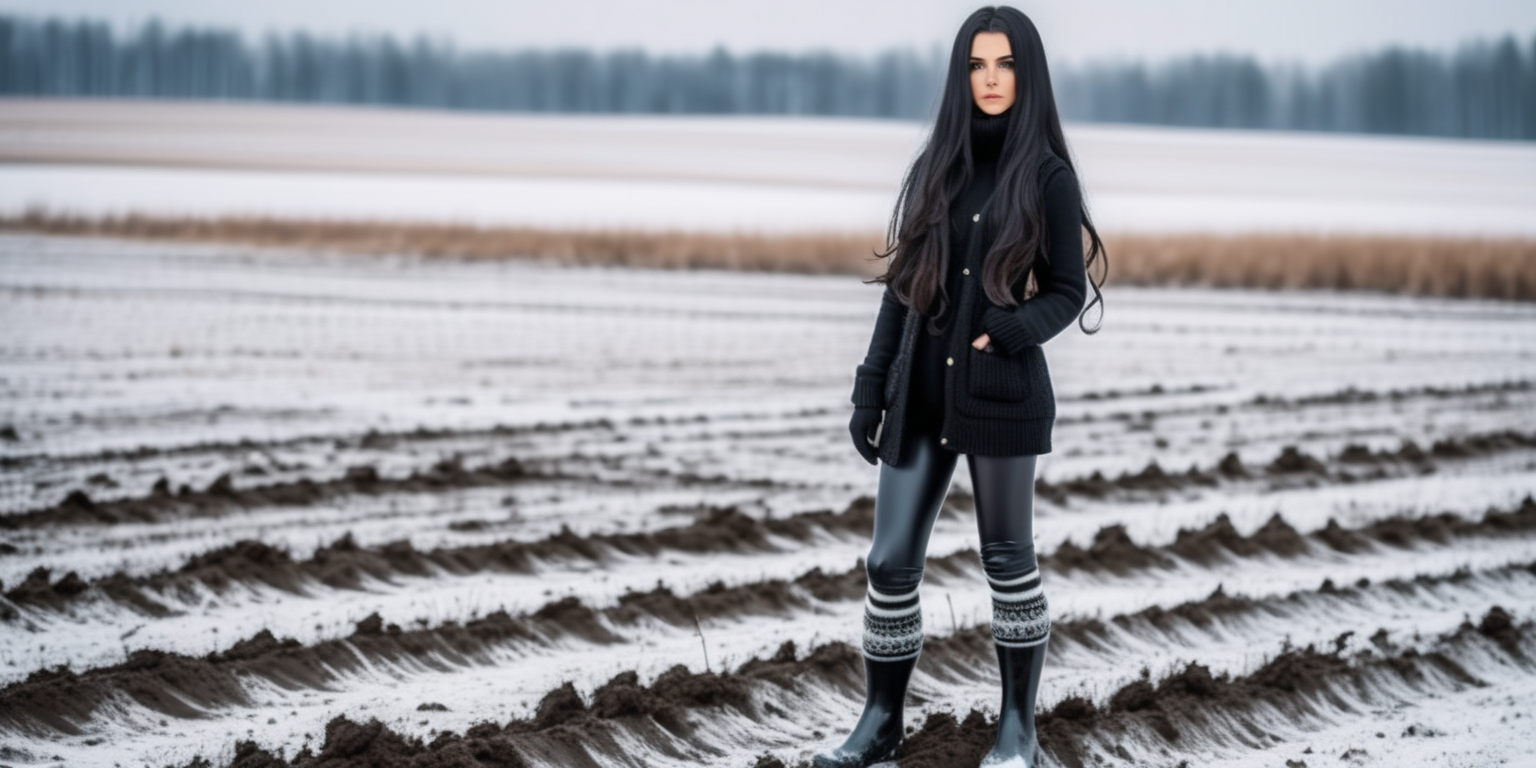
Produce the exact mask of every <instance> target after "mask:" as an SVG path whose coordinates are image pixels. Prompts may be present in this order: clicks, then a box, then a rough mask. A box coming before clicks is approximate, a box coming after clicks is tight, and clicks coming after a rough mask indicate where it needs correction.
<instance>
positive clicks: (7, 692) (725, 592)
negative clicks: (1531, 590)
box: [0, 551, 1536, 735]
mask: <svg viewBox="0 0 1536 768" xmlns="http://www.w3.org/2000/svg"><path fill="white" fill-rule="evenodd" d="M976 558H977V555H976V553H974V552H971V551H965V552H960V553H956V554H954V555H951V556H949V557H946V558H935V559H934V561H931V563H930V569H931V570H937V571H939V572H943V573H946V574H954V573H961V572H963V571H964V569H965V568H966V567H967V566H968V565H969V566H974V565H975V563H974V562H972V561H975V560H976ZM1523 569H1524V570H1528V571H1530V572H1532V573H1536V563H1533V564H1531V565H1528V566H1524V567H1523ZM1512 570H1519V569H1517V568H1514V567H1512V566H1505V567H1502V568H1496V569H1491V570H1490V571H1488V573H1499V572H1508V571H1512ZM1471 576H1472V574H1471V573H1470V572H1467V571H1458V572H1457V573H1454V574H1451V575H1448V576H1439V577H1428V576H1425V577H1419V578H1417V579H1415V580H1414V581H1413V582H1405V581H1392V582H1387V583H1385V584H1383V585H1382V588H1386V589H1392V590H1394V591H1397V592H1400V593H1404V594H1411V593H1412V592H1413V590H1415V589H1416V588H1418V587H1421V586H1432V585H1434V584H1437V583H1441V582H1459V581H1462V580H1465V579H1467V578H1470V577H1471ZM1368 587H1369V584H1367V583H1363V582H1362V583H1360V584H1356V585H1355V586H1354V587H1345V588H1343V589H1340V588H1338V587H1336V586H1334V585H1333V584H1332V582H1331V581H1325V582H1324V583H1323V585H1322V587H1320V588H1319V589H1318V590H1316V591H1309V592H1294V593H1291V594H1290V595H1287V596H1285V597H1271V598H1260V599H1254V598H1247V597H1233V596H1229V595H1226V594H1225V593H1224V592H1223V591H1222V590H1221V589H1220V588H1219V587H1218V589H1217V590H1216V591H1215V592H1214V593H1212V594H1211V595H1210V596H1208V597H1207V598H1205V599H1203V600H1200V601H1194V602H1188V603H1183V604H1180V605H1177V606H1173V607H1170V608H1161V607H1151V608H1147V609H1144V610H1142V611H1138V612H1136V613H1134V614H1122V615H1117V616H1115V617H1113V618H1111V619H1110V621H1111V622H1113V623H1115V624H1116V625H1118V626H1120V627H1121V628H1123V629H1127V630H1130V631H1133V632H1134V631H1135V628H1136V627H1137V626H1138V625H1142V626H1146V627H1150V628H1152V629H1156V630H1159V631H1162V632H1164V633H1169V634H1170V635H1171V632H1170V630H1171V629H1172V628H1173V627H1174V626H1175V625H1177V624H1178V623H1179V622H1181V621H1182V622H1187V623H1188V624H1191V625H1194V626H1196V627H1199V628H1201V629H1205V628H1209V627H1210V626H1211V625H1212V623H1213V622H1214V621H1216V620H1217V619H1218V618H1222V617H1229V616H1234V615H1237V614H1241V613H1251V612H1254V611H1259V610H1265V609H1266V608H1268V607H1271V606H1273V605H1275V604H1277V603H1281V602H1296V601H1299V600H1304V599H1307V598H1308V597H1315V596H1317V595H1326V596H1329V597H1338V596H1341V595H1343V596H1345V597H1346V598H1347V597H1348V596H1349V595H1351V594H1353V593H1354V592H1355V590H1363V589H1366V588H1368ZM863 592H864V574H863V571H862V568H860V567H856V568H855V569H853V570H850V571H848V572H846V573H843V574H835V575H828V574H825V573H823V572H822V571H821V570H820V569H816V570H813V571H811V572H809V573H806V574H803V575H802V576H800V577H798V578H796V579H795V580H793V581H792V582H786V581H782V580H773V581H768V582H760V583H754V584H748V585H742V586H739V587H725V586H724V585H722V584H719V583H718V582H717V583H716V584H713V585H711V586H710V587H709V588H707V589H705V590H703V591H701V592H698V593H694V594H692V595H688V596H679V595H677V594H675V593H673V592H672V591H671V590H670V589H667V588H665V587H662V586H660V585H658V586H657V588H655V589H653V590H651V591H649V592H644V593H635V592H631V593H628V594H626V595H624V596H623V597H621V598H620V600H619V602H618V604H617V605H615V606H612V607H609V608H606V609H601V610H594V609H592V608H590V607H588V606H586V605H584V604H582V603H581V601H580V600H578V599H576V598H574V597H568V598H564V599H561V600H558V601H555V602H553V603H550V604H547V605H545V606H543V607H542V608H540V609H538V610H536V611H533V612H531V613H527V614H521V615H519V616H517V617H513V616H511V615H509V614H507V613H506V612H505V611H498V612H496V613H493V614H491V615H490V616H487V617H485V618H483V619H475V620H473V621H470V622H468V623H466V624H464V625H460V624H458V623H456V622H449V623H447V624H445V625H441V626H438V627H433V628H427V629H414V630H403V629H402V628H401V627H399V626H398V625H393V624H390V625H385V624H384V622H383V621H382V620H381V619H380V617H379V616H378V615H377V614H373V615H371V616H369V617H367V618H366V619H364V620H363V621H361V622H359V623H358V624H357V625H356V629H355V631H354V633H353V634H352V635H351V636H350V637H348V638H346V639H345V640H330V641H324V642H322V643H318V644H315V645H312V646H304V645H301V644H300V643H298V642H297V641H295V640H292V639H285V640H278V639H277V638H275V637H274V636H273V635H272V633H271V632H269V631H267V630H262V631H261V632H259V633H257V634H256V635H254V636H252V637H251V638H249V639H246V640H243V641H241V642H239V643H236V644H235V645H234V646H232V647H231V648H229V649H228V650H225V651H222V652H218V653H211V654H208V655H206V656H204V657H201V658H198V657H192V656H187V655H184V654H178V653H168V652H162V651H153V650H140V651H136V652H134V653H133V654H131V655H130V657H129V659H128V660H127V661H124V662H122V663H120V664H117V665H113V666H111V667H104V668H98V669H93V670H86V671H82V672H78V673H77V672H74V671H72V670H69V669H68V668H66V667H58V668H55V669H52V670H47V669H44V670H38V671H34V672H33V673H32V674H31V675H30V676H28V678H27V679H26V680H25V681H22V682H19V683H14V684H12V685H9V686H6V687H5V688H4V689H0V727H6V728H8V729H10V730H16V731H23V732H32V733H48V732H50V730H51V731H54V732H62V733H65V734H71V735H79V734H80V733H81V732H82V731H81V729H80V728H79V726H78V725H76V724H78V723H85V722H87V721H88V720H89V718H90V717H91V715H92V714H93V713H94V712H95V711H97V709H98V708H99V707H101V706H102V705H103V704H104V703H105V702H107V701H110V700H112V699H114V698H116V697H119V696H127V697H129V698H131V699H133V700H135V701H137V702H138V703H140V704H141V705H143V706H145V707H146V708H148V709H150V710H153V711H156V712H160V713H162V714H166V715H170V716H174V717H180V718H190V717H197V716H199V715H198V713H197V712H196V710H194V709H193V708H192V707H190V706H188V704H187V702H193V703H194V704H195V705H196V706H198V707H203V708H217V707H228V706H241V705H248V704H249V701H248V699H247V698H246V696H245V693H244V687H243V686H242V685H241V684H240V680H241V679H242V678H247V677H252V676H255V677H260V678H263V679H265V680H268V681H270V682H271V683H273V684H275V685H278V686H280V687H283V688H286V689H289V690H295V689H299V688H310V689H324V688H326V687H328V686H329V685H330V684H331V683H333V682H336V681H338V680H339V679H340V678H341V677H342V676H343V675H345V674H346V673H348V672H354V671H358V670H360V669H361V668H364V667H371V666H372V665H374V664H378V663H386V664H400V663H401V662H402V661H406V660H410V661H414V662H415V663H417V664H421V665H425V666H428V667H430V668H434V669H439V670H446V669H450V668H455V667H465V666H470V665H479V664H487V663H492V660H493V658H494V653H495V651H497V650H498V649H502V650H504V649H505V648H506V647H508V646H510V645H523V646H542V647H548V646H549V645H550V644H551V643H555V642H559V641H561V640H568V639H570V638H579V639H580V640H582V641H585V642H589V643H592V644H594V645H610V644H621V643H624V642H626V640H625V638H624V637H623V636H622V635H621V634H619V632H622V630H623V629H624V628H625V627H632V626H636V625H638V624H639V623H640V622H641V621H643V620H644V619H655V620H659V621H662V622H664V623H667V624H670V625H672V626H674V627H680V628H685V629H686V628H688V627H690V626H694V624H693V622H695V621H697V620H699V619H701V618H722V617H740V616H744V615H755V616H786V615H793V614H794V613H795V612H796V611H804V610H810V609H813V608H814V606H813V605H812V601H811V598H814V599H815V600H820V601H828V602H830V601H836V600H850V599H855V598H858V597H861V596H862V595H863ZM1053 631H1054V633H1055V636H1056V637H1057V639H1058V641H1061V640H1066V641H1069V642H1076V643H1078V644H1080V645H1084V646H1086V647H1089V648H1093V649H1095V650H1098V651H1100V652H1108V650H1110V649H1109V646H1110V645H1111V644H1112V641H1111V640H1110V638H1109V635H1108V631H1107V628H1106V625H1105V624H1104V622H1103V621H1101V620H1099V619H1096V618H1085V619H1070V620H1066V621H1061V622H1057V623H1056V625H1055V628H1054V630H1053ZM1172 636H1173V637H1176V635H1172ZM940 642H948V643H951V644H953V643H962V644H964V645H966V646H967V647H970V646H974V648H972V650H973V651H975V653H976V654H980V656H979V657H972V658H966V659H955V658H951V657H952V656H953V654H952V653H945V652H934V653H928V654H926V657H927V662H926V663H927V664H928V665H929V667H930V669H929V671H930V672H934V673H935V674H947V675H949V676H957V677H958V678H960V679H970V678H971V677H973V676H974V670H975V669H976V668H977V665H978V664H981V663H982V661H984V660H985V659H986V658H990V656H989V655H988V654H989V652H990V651H989V649H990V645H989V643H990V634H988V632H987V629H986V627H985V626H981V627H972V628H969V629H967V630H965V631H963V632H960V633H957V634H956V635H952V636H950V638H949V639H947V640H944V639H940ZM930 644H931V643H930ZM1512 652H1518V651H1517V650H1513V649H1512ZM840 653H841V651H840ZM855 653H856V652H855ZM784 654H785V651H784V650H783V649H780V651H779V653H778V654H777V655H776V656H775V658H780V657H783V656H784ZM359 655H361V656H362V657H364V658H366V659H367V660H368V661H367V662H362V661H360V660H359V658H358V656H359ZM789 658H791V659H793V652H792V650H791V651H790V652H789ZM751 664H752V662H748V663H747V665H744V666H751ZM933 666H938V667H940V668H941V669H942V672H941V671H939V670H934V669H931V667H933ZM629 674H631V675H632V674H633V673H629ZM552 695H553V694H552ZM541 707H542V705H541Z"/></svg>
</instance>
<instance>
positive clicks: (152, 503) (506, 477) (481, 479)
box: [0, 425, 1536, 530]
mask: <svg viewBox="0 0 1536 768" xmlns="http://www.w3.org/2000/svg"><path fill="white" fill-rule="evenodd" d="M610 426H611V425H610ZM373 434H374V433H369V435H373ZM369 439H372V438H370V437H369V436H365V437H364V438H362V440H369ZM378 439H379V440H384V439H385V438H378ZM1524 448H1536V432H1532V433H1529V434H1525V433H1521V432H1517V431H1515V430H1511V429H1506V430H1501V431H1497V432H1490V433H1485V434H1473V435H1467V436H1464V437H1459V438H1457V437H1452V438H1445V439H1442V440H1437V441H1435V442H1434V443H1433V444H1432V445H1431V446H1430V448H1429V449H1428V450H1427V451H1426V450H1425V449H1423V448H1421V447H1420V446H1419V445H1418V444H1417V443H1415V442H1414V441H1412V440H1403V441H1402V444H1401V445H1400V446H1399V447H1398V448H1397V449H1396V450H1381V451H1377V450H1372V449H1370V448H1369V447H1367V446H1363V445H1359V444H1355V443H1351V444H1348V445H1346V446H1345V447H1344V448H1343V449H1342V450H1341V451H1340V452H1339V454H1338V455H1337V456H1335V457H1331V458H1329V459H1318V458H1316V457H1314V456H1312V455H1310V454H1308V453H1306V452H1305V451H1302V450H1301V449H1299V448H1297V447H1296V446H1294V445H1286V446H1283V447H1282V448H1281V449H1280V452H1279V453H1278V454H1277V455H1276V456H1275V458H1274V459H1272V460H1271V461H1269V462H1268V463H1267V464H1265V465H1263V466H1262V467H1249V466H1246V465H1244V464H1243V462H1242V460H1241V459H1240V458H1239V457H1238V456H1237V454H1236V452H1228V453H1227V455H1226V456H1224V457H1222V459H1221V460H1220V461H1218V462H1217V463H1216V465H1215V466H1214V467H1211V468H1209V469H1200V468H1199V467H1197V466H1195V465H1193V464H1191V465H1190V467H1189V469H1188V470H1186V471H1184V472H1170V471H1167V470H1164V469H1163V468H1162V466H1160V465H1159V464H1158V462H1157V461H1156V460H1155V459H1154V460H1152V461H1150V462H1148V463H1147V465H1146V466H1145V467H1144V468H1142V469H1141V470H1140V471H1137V472H1134V473H1132V472H1122V473H1120V474H1119V475H1118V476H1117V477H1115V478H1113V479H1111V478H1107V477H1105V476H1104V475H1103V474H1102V473H1101V472H1099V471H1097V470H1095V471H1094V472H1093V473H1092V474H1091V475H1089V476H1087V477H1081V478H1075V479H1071V480H1065V481H1062V482H1058V483H1052V482H1049V481H1047V480H1044V479H1037V480H1036V481H1035V493H1036V494H1037V495H1038V496H1040V497H1042V498H1046V499H1050V500H1051V501H1053V502H1055V503H1057V504H1060V505H1063V506H1066V505H1067V504H1069V502H1070V499H1071V497H1073V496H1080V497H1084V498H1090V499H1095V500H1103V499H1108V498H1127V499H1133V498H1135V497H1137V496H1140V495H1145V494H1152V495H1157V494H1162V493H1167V492H1171V491H1179V490H1185V489H1190V488H1214V487H1218V486H1220V485H1222V484H1223V483H1232V482H1252V481H1256V480H1258V481H1264V482H1265V483H1267V487H1268V488H1269V489H1270V490H1275V489H1278V488H1283V487H1291V486H1297V485H1303V486H1315V485H1317V484H1318V483H1320V482H1340V483H1355V482H1362V481H1373V480H1382V479H1387V478H1390V477H1397V476H1402V475H1403V474H1406V473H1413V474H1423V473H1426V472H1432V471H1434V462H1435V461H1436V460H1441V459H1450V460H1455V459H1464V458H1469V457H1473V456H1479V455H1487V454H1493V453H1499V452H1502V451H1510V450H1519V449H1524ZM1330 464H1333V465H1334V467H1333V468H1331V469H1330V466H1329V465H1330ZM1367 466H1369V467H1370V469H1369V470H1365V469H1363V467H1367ZM1351 467H1358V468H1362V469H1361V471H1359V472H1355V471H1351V469H1350V468H1351ZM664 474H666V476H667V477H670V478H671V479H673V480H677V481H680V482H683V483H685V484H688V483H694V484H700V483H712V482H719V480H718V479H716V478H707V477H701V476H698V475H696V474H693V473H679V474H670V473H664ZM590 479H591V478H588V477H581V476H576V475H569V474H564V473H561V472H557V471H554V470H551V469H549V468H547V467H534V466H531V465H529V464H527V463H525V462H521V461H518V460H517V459H516V458H507V459H505V460H503V461H501V462H499V463H496V464H490V465H486V466H483V467H479V468H475V469H466V468H465V467H464V466H463V464H462V461H461V459H460V458H459V457H457V456H452V457H449V458H445V459H442V460H440V461H438V462H437V463H436V464H434V465H432V466H431V467H430V468H428V469H425V470H417V471H415V472H413V473H412V474H411V475H409V476H407V477H404V478H384V477H381V476H380V475H379V474H378V471H377V469H375V468H374V467H373V466H371V465H358V466H353V467H350V468H349V469H348V470H347V471H346V474H345V475H343V476H342V477H339V478H336V479H333V480H322V481H313V480H309V479H300V480H295V481H289V482H283V483H272V484H268V485H264V486H256V487H252V488H242V489H235V488H234V485H233V481H232V479H231V476H230V474H229V473H225V474H223V475H220V476H219V477H217V478H216V479H214V480H213V481H212V482H211V483H210V484H209V485H208V487H207V488H206V489H204V490H202V491H195V490H193V489H191V488H190V487H188V486H186V485H183V486H181V487H180V488H179V489H178V490H177V491H175V492H174V493H173V492H172V490H171V486H170V482H169V481H168V480H166V479H165V478H163V477H162V478H161V480H160V481H159V482H158V483H157V484H156V485H155V486H154V488H153V489H152V490H151V491H150V493H149V495H147V496H141V497H132V498H126V499H117V500H113V501H96V500H93V499H92V498H91V496H90V494H89V492H88V491H87V490H85V489H75V490H73V491H71V492H70V493H69V494H68V495H67V496H65V498H64V500H63V501H61V502H59V503H58V504H56V505H54V506H52V507H45V508H43V509H37V510H33V511H30V512H22V513H17V514H12V515H3V516H0V529H13V530H14V529H19V528H36V527H42V526H48V525H114V524H118V523H124V522H139V523H153V522H158V521H160V520H161V519H163V518H165V517H188V516H194V517H196V516H212V515H215V514H218V513H220V512H222V511H224V510H227V509H230V508H232V507H239V508H244V509H251V508H258V507H265V506H278V505H280V506H305V505H313V504H318V503H321V502H324V501H327V500H330V499H334V498H337V497H340V496H346V495H375V496H377V495H382V494H388V493H424V492H433V491H443V490H450V489H458V488H469V487H484V486H490V485H503V484H506V483H510V482H517V481H522V480H590ZM736 482H740V483H742V484H746V485H754V484H756V485H767V484H769V483H767V481H753V480H746V481H736Z"/></svg>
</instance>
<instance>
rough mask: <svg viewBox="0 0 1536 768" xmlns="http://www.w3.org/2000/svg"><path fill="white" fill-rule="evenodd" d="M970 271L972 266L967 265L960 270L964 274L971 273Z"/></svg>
mask: <svg viewBox="0 0 1536 768" xmlns="http://www.w3.org/2000/svg"><path fill="white" fill-rule="evenodd" d="M970 273H971V268H970V267H966V268H965V269H962V270H960V274H962V275H969V274H970Z"/></svg>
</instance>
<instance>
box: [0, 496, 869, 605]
mask: <svg viewBox="0 0 1536 768" xmlns="http://www.w3.org/2000/svg"><path fill="white" fill-rule="evenodd" d="M873 525H874V499H873V498H871V497H869V496H860V497H858V498H855V499H854V500H853V501H851V502H849V504H848V506H847V507H846V508H845V509H844V510H843V511H841V512H833V511H831V510H818V511H813V512H803V513H800V514H796V515H791V516H787V517H783V518H768V519H758V518H754V517H752V516H750V515H747V514H746V513H744V512H742V511H741V510H740V509H738V508H737V507H735V506H724V507H709V508H708V509H707V511H705V513H704V515H703V516H702V517H700V518H699V519H697V520H695V521H694V522H692V523H690V524H688V525H684V526H678V527H672V528H662V529H658V530H656V531H648V532H643V533H609V534H597V535H590V536H579V535H577V534H576V533H574V532H572V531H571V530H570V528H568V527H564V526H562V527H561V529H560V531H558V532H556V533H554V534H551V535H550V536H548V537H545V538H543V539H540V540H537V541H531V542H521V541H504V542H497V543H494V544H478V545H471V546H460V547H443V548H438V549H433V550H430V551H422V550H419V549H417V548H415V547H414V546H413V545H412V544H411V543H410V542H409V541H408V540H401V541H395V542H390V543H387V544H384V545H381V546H378V547H371V548H364V547H360V546H358V545H357V543H356V542H355V541H354V540H353V539H352V537H351V534H346V535H343V536H342V537H341V538H340V539H338V540H336V541H335V542H334V543H332V544H330V545H329V546H326V547H322V548H320V549H318V550H316V551H315V553H314V554H313V555H312V556H311V557H309V558H308V559H306V560H295V559H294V558H293V557H291V556H290V555H289V554H288V552H287V551H286V550H284V549H282V548H279V547H274V546H272V545H269V544H265V543H262V542H258V541H252V540H242V541H238V542H235V543H234V544H230V545H227V546H224V547H220V548H218V549H215V550H212V551H210V552H206V553H204V554H201V555H198V556H196V557H194V558H192V559H191V560H189V561H188V562H186V563H185V564H183V565H182V566H181V567H180V568H178V569H176V570H174V571H171V570H166V571H161V572H159V573H155V574H151V575H147V576H128V575H126V574H123V573H121V572H118V573H115V574H112V575H110V576H107V577H104V578H101V579H96V580H93V581H91V582H86V581H85V580H83V579H81V578H80V577H79V576H78V575H76V574H75V573H74V572H73V571H71V572H69V573H66V574H65V575H64V576H63V578H61V579H59V580H58V581H57V582H52V583H50V582H51V580H52V577H51V572H50V571H49V570H48V569H47V568H43V567H39V568H36V569H34V570H33V571H32V573H31V574H29V575H28V576H27V578H26V580H25V581H23V582H22V583H21V584H19V585H17V586H16V587H14V588H12V589H10V590H9V591H7V592H6V593H5V597H6V598H7V599H8V600H10V601H11V602H12V603H14V604H16V605H28V606H33V607H44V608H52V609H55V610H58V609H62V608H64V607H65V606H66V605H67V604H68V603H69V602H70V601H72V600H77V599H81V598H82V597H93V596H97V595H105V596H106V597H107V598H109V599H113V600H116V601H118V602H120V603H123V604H125V605H128V606H131V607H133V608H136V609H138V610H140V611H142V612H144V613H146V614H148V615H150V616H164V615H169V614H170V613H172V612H173V609H172V608H170V607H168V606H166V605H165V604H164V603H162V602H161V598H160V597H158V596H161V595H163V596H170V597H173V598H192V597H195V595H196V590H195V587H196V586H197V585H202V586H206V587H208V588H210V589H213V590H214V591H216V592H222V591H224V590H226V589H227V588H228V587H229V586H230V585H231V584H232V583H234V582H242V583H250V584H265V585H267V586H270V587H274V588H276V589H281V590H284V591H287V592H291V593H294V594H304V593H305V588H306V586H307V585H310V584H315V583H319V584H323V585H326V586H329V587H332V588H336V589H361V588H362V586H363V582H364V579H365V578H374V579H380V580H388V579H390V578H394V577H396V576H401V575H405V576H429V575H433V574H434V573H436V572H439V571H441V572H447V573H451V574H456V575H463V574H471V573H481V572H486V571H499V572H504V573H532V572H533V571H534V567H535V565H536V563H538V562H541V561H545V562H547V561H562V560H563V561H581V560H585V561H589V562H604V561H606V560H608V559H609V558H611V557H613V556H615V555H623V556H631V557H633V556H650V557H654V556H657V555H660V554H662V553H667V552H672V553H687V554H706V553H720V552H736V553H744V554H745V553H754V552H770V551H775V550H777V549H778V544H777V543H776V542H775V539H789V540H793V541H797V542H809V541H812V540H813V539H814V538H815V537H816V536H817V535H818V534H825V533H834V534H835V533H850V534H859V535H864V536H868V535H869V534H870V532H871V530H872V528H873ZM93 587H94V588H96V591H93V590H92V588H93ZM4 609H5V606H4V605H0V620H11V619H14V618H16V616H15V615H14V610H12V611H10V612H6V611H5V610H4Z"/></svg>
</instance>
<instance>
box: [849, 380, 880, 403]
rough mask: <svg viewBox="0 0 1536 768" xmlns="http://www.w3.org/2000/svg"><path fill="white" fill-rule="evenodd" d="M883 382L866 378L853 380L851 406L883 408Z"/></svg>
mask: <svg viewBox="0 0 1536 768" xmlns="http://www.w3.org/2000/svg"><path fill="white" fill-rule="evenodd" d="M884 390H885V382H884V381H882V380H879V379H873V378H870V377H868V376H855V377H854V379H853V404H854V405H856V406H874V407H875V408H884V407H885V391H884Z"/></svg>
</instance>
